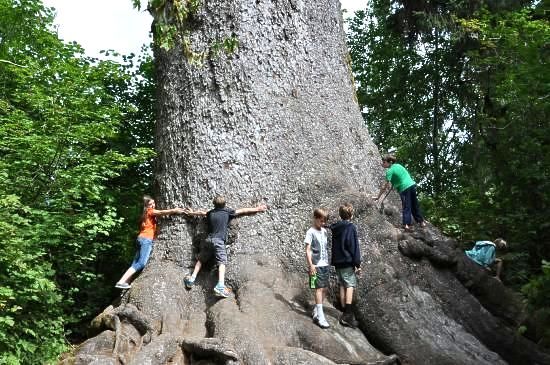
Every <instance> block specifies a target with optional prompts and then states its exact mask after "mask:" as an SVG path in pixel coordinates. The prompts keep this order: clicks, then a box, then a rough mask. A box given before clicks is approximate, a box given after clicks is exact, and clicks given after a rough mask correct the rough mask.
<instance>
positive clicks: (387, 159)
mask: <svg viewBox="0 0 550 365" xmlns="http://www.w3.org/2000/svg"><path fill="white" fill-rule="evenodd" d="M382 161H384V162H391V163H395V161H397V158H395V156H394V155H386V156H384V157H382Z"/></svg>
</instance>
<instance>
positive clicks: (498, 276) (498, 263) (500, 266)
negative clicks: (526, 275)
mask: <svg viewBox="0 0 550 365" xmlns="http://www.w3.org/2000/svg"><path fill="white" fill-rule="evenodd" d="M495 263H496V265H497V268H496V271H497V275H496V278H497V279H499V280H500V274H501V273H502V265H503V263H502V259H496V260H495Z"/></svg>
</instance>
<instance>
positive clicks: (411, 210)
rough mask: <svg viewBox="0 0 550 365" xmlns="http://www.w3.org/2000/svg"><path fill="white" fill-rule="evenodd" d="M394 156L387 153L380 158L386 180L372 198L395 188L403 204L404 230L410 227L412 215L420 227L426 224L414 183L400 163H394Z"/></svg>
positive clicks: (375, 198) (376, 197)
mask: <svg viewBox="0 0 550 365" xmlns="http://www.w3.org/2000/svg"><path fill="white" fill-rule="evenodd" d="M396 161H397V159H396V158H395V156H392V155H387V156H384V157H383V158H382V166H383V167H384V168H386V169H388V170H387V171H386V182H385V183H384V185H382V187H381V188H380V192H379V193H378V195H377V196H373V199H374V200H378V199H380V197H381V196H382V194H384V193H385V192H386V191H388V190H389V189H390V188H391V187H393V188H395V190H397V192H398V193H399V196H400V197H401V203H402V205H403V226H404V227H405V229H406V230H410V229H411V225H412V218H411V215H412V217H414V220H415V221H416V222H417V223H419V224H420V226H421V227H425V226H426V222H425V221H424V217H422V213H421V211H420V206H419V204H418V197H417V196H416V183H415V182H414V180H413V179H412V178H411V175H410V174H409V172H408V171H407V169H406V168H404V167H403V166H402V165H400V164H398V163H396Z"/></svg>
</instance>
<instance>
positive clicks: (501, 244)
mask: <svg viewBox="0 0 550 365" xmlns="http://www.w3.org/2000/svg"><path fill="white" fill-rule="evenodd" d="M493 243H494V244H495V245H496V246H497V248H506V245H507V243H506V241H505V240H503V239H502V238H497V239H495V241H494V242H493Z"/></svg>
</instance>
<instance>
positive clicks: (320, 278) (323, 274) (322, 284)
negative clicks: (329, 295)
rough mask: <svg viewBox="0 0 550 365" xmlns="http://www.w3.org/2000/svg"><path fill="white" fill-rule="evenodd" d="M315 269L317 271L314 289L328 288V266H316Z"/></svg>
mask: <svg viewBox="0 0 550 365" xmlns="http://www.w3.org/2000/svg"><path fill="white" fill-rule="evenodd" d="M315 271H317V274H316V275H317V279H316V280H315V284H314V287H315V288H314V289H321V288H328V278H329V266H316V267H315Z"/></svg>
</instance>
